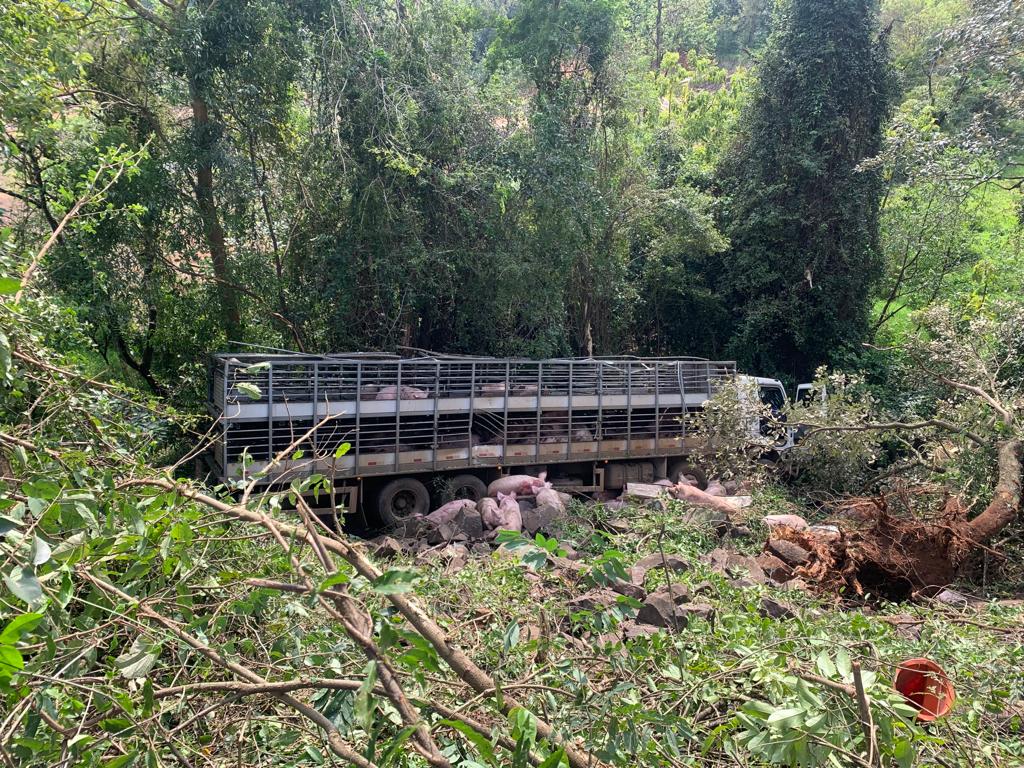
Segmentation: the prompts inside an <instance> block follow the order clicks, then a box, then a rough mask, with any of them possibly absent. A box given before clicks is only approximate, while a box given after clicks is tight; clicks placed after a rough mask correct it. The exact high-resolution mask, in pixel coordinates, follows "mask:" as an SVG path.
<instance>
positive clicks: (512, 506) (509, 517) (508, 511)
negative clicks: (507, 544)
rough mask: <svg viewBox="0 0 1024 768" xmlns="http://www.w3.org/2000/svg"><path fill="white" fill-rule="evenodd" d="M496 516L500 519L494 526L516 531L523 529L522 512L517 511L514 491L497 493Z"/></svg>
mask: <svg viewBox="0 0 1024 768" xmlns="http://www.w3.org/2000/svg"><path fill="white" fill-rule="evenodd" d="M498 517H499V518H500V521H499V522H498V524H497V525H496V526H494V527H495V528H498V529H500V530H503V531H516V532H518V531H521V530H523V513H522V512H520V511H519V503H518V502H517V501H516V495H515V493H514V492H513V493H508V494H506V493H499V494H498Z"/></svg>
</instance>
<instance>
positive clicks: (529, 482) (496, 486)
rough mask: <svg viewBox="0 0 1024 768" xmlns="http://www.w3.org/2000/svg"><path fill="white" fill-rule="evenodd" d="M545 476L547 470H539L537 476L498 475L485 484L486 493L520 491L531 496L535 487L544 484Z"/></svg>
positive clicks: (496, 493) (534, 491)
mask: <svg viewBox="0 0 1024 768" xmlns="http://www.w3.org/2000/svg"><path fill="white" fill-rule="evenodd" d="M545 477H547V472H541V473H540V475H539V476H538V477H534V476H533V475H506V476H505V477H499V478H498V479H497V480H495V481H494V482H493V483H491V484H490V485H489V486H487V495H488V496H497V495H498V494H499V493H521V494H523V495H525V496H531V495H533V494H534V493H536V492H537V491H536V489H537V488H540V487H542V486H543V485H544V478H545Z"/></svg>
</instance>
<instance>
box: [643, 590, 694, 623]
mask: <svg viewBox="0 0 1024 768" xmlns="http://www.w3.org/2000/svg"><path fill="white" fill-rule="evenodd" d="M636 622H637V624H649V625H651V626H652V627H665V628H666V629H681V628H682V627H685V626H686V614H684V613H683V612H682V611H677V610H676V604H675V601H673V600H672V598H671V596H670V595H668V593H664V592H655V593H654V594H650V595H648V596H647V599H646V600H644V604H643V605H642V606H641V607H640V610H639V611H638V612H637V614H636Z"/></svg>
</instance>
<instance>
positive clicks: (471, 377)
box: [466, 362, 476, 466]
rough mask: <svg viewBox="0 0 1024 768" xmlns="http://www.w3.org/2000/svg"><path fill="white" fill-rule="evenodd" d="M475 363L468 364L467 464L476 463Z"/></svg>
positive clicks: (472, 464)
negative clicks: (474, 427)
mask: <svg viewBox="0 0 1024 768" xmlns="http://www.w3.org/2000/svg"><path fill="white" fill-rule="evenodd" d="M475 408H476V363H475V362H473V363H470V364H469V419H468V420H467V421H466V445H468V446H469V447H468V448H467V449H466V455H467V456H468V457H469V465H470V466H474V465H475V464H476V455H475V454H474V453H473V422H474V421H476V412H475Z"/></svg>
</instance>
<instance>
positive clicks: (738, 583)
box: [729, 579, 757, 589]
mask: <svg viewBox="0 0 1024 768" xmlns="http://www.w3.org/2000/svg"><path fill="white" fill-rule="evenodd" d="M729 586H730V587H735V588H736V589H749V588H750V587H756V586H757V584H755V583H754V582H753V581H751V580H750V579H732V580H731V581H730V582H729Z"/></svg>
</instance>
